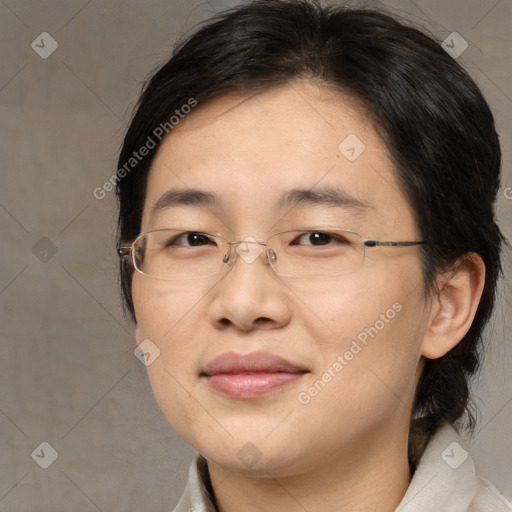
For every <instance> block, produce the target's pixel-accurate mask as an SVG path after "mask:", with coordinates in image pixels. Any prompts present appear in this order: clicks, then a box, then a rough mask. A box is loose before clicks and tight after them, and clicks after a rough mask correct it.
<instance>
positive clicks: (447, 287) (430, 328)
mask: <svg viewBox="0 0 512 512" xmlns="http://www.w3.org/2000/svg"><path fill="white" fill-rule="evenodd" d="M437 283H438V293H437V294H436V296H435V297H433V298H432V299H431V310H430V315H429V319H428V323H427V325H426V331H425V336H424V338H423V343H422V346H421V354H422V355H423V356H425V357H427V358H429V359H437V358H438V357H442V356H444V355H445V354H446V353H447V352H449V351H450V350H451V349H452V348H453V347H455V345H457V343H459V341H460V340H462V338H463V337H464V336H465V335H466V333H467V332H468V330H469V328H470V327H471V324H472V323H473V319H474V317H475V314H476V310H477V307H478V304H479V302H480V298H481V296H482V291H483V289H484V283H485V264H484V262H483V260H482V258H481V257H480V256H479V255H478V254H476V253H473V252H471V253H467V254H465V255H464V256H462V257H461V258H460V259H459V260H458V261H457V263H456V264H455V266H454V267H453V268H451V269H450V270H449V271H447V272H444V273H441V274H439V276H438V280H437Z"/></svg>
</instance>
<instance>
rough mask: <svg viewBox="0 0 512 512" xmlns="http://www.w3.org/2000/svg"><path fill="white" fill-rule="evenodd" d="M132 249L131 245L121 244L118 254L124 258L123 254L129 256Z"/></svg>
mask: <svg viewBox="0 0 512 512" xmlns="http://www.w3.org/2000/svg"><path fill="white" fill-rule="evenodd" d="M131 250H132V246H131V245H121V246H120V247H118V248H117V255H118V256H119V257H120V258H122V257H123V256H128V255H129V254H130V252H131Z"/></svg>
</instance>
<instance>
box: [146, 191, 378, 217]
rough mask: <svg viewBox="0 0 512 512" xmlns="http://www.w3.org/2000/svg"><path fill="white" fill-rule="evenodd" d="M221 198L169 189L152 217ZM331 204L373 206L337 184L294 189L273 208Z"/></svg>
mask: <svg viewBox="0 0 512 512" xmlns="http://www.w3.org/2000/svg"><path fill="white" fill-rule="evenodd" d="M222 204H223V201H222V199H221V198H220V196H218V195H217V194H214V193H212V192H207V191H205V190H200V189H171V190H168V191H167V192H165V193H164V194H162V196H160V198H159V199H158V201H157V202H156V203H155V204H154V206H153V208H152V209H151V217H153V216H155V215H156V214H157V213H158V212H159V211H160V210H163V209H165V208H173V207H179V206H195V207H205V208H215V209H221V208H222ZM300 205H312V206H334V207H338V208H347V209H354V210H367V209H369V208H372V206H370V205H369V204H368V203H365V202H364V201H362V200H361V199H358V198H356V197H354V196H352V195H350V194H349V193H348V192H346V191H344V190H342V189H340V188H338V187H332V186H330V187H323V188H317V189H315V190H313V189H293V190H289V191H287V192H284V193H283V194H282V195H281V196H280V197H279V198H278V200H277V201H276V203H275V205H274V207H275V208H276V209H283V208H285V207H290V206H300Z"/></svg>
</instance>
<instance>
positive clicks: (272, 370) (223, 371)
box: [201, 352, 309, 398]
mask: <svg viewBox="0 0 512 512" xmlns="http://www.w3.org/2000/svg"><path fill="white" fill-rule="evenodd" d="M308 371H309V370H307V369H306V368H304V367H302V366H299V365H297V364H294V363H291V362H290V361H287V360H286V359H283V358H281V357H278V356H275V355H273V354H269V353H267V352H252V353H251V354H245V355H240V354H235V353H227V354H222V355H221V356H218V357H216V358H214V359H212V360H211V361H210V362H209V363H208V364H207V365H206V366H205V368H204V370H203V372H202V373H201V377H203V378H205V379H206V381H207V382H208V384H209V386H210V387H211V388H212V389H213V390H214V391H216V392H218V393H221V394H223V395H227V396H230V397H235V398H255V397H258V396H262V395H264V394H267V393H269V392H271V391H273V390H275V389H277V388H280V387H282V386H285V385H287V384H289V383H291V382H294V381H297V380H298V379H300V378H301V377H302V376H303V375H304V374H305V373H308Z"/></svg>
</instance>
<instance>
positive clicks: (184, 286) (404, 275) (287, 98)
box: [133, 82, 428, 476]
mask: <svg viewBox="0 0 512 512" xmlns="http://www.w3.org/2000/svg"><path fill="white" fill-rule="evenodd" d="M191 189H194V190H200V191H203V192H206V193H208V194H212V195H215V196H216V199H217V200H216V202H215V203H211V204H207V205H205V204H204V203H201V202H194V201H188V203H187V204H180V202H179V201H178V202H175V203H173V204H168V205H167V206H162V204H160V206H162V207H161V208H156V209H155V205H156V204H157V202H158V201H159V199H160V198H161V197H162V196H163V195H164V194H166V193H167V192H169V191H170V190H178V191H190V190H191ZM327 190H331V192H332V191H333V190H335V191H337V192H338V194H339V195H340V197H338V199H337V200H333V197H332V194H331V196H330V200H326V198H325V195H322V192H325V191H327ZM292 191H303V192H302V194H299V193H297V192H295V193H292ZM304 191H309V192H315V194H311V193H304ZM299 195H300V197H301V200H300V201H293V197H295V198H297V197H298V196H299ZM283 198H284V199H288V200H284V199H283ZM291 198H292V199H291ZM348 198H352V199H353V200H348ZM318 226H331V227H332V226H334V227H339V228H343V229H348V230H352V231H355V232H357V233H360V234H361V235H362V237H363V238H364V239H373V240H388V241H389V240H393V241H395V240H396V241H404V240H408V241H417V240H420V235H419V232H418V229H417V226H416V223H415V220H414V216H413V213H412V210H411V208H410V206H409V205H408V203H407V201H406V199H405V197H404V196H403V194H402V192H401V191H400V188H399V186H398V184H397V179H396V177H395V171H394V168H393V164H392V163H391V160H390V157H389V155H388V152H387V150H386V147H385V145H384V144H383V142H382V141H381V140H380V138H379V137H378V136H377V134H376V133H375V131H374V128H373V126H372V123H371V121H370V119H369V118H368V116H366V115H365V113H364V111H363V110H362V109H361V108H360V106H359V105H358V104H357V102H356V101H355V100H353V99H351V98H349V97H346V96H342V95H341V94H340V93H338V92H334V91H330V90H328V89H326V88H325V87H323V88H319V87H318V86H316V85H313V84H312V83H309V82H300V83H294V84H293V85H288V86H285V87H281V88H279V89H275V90H272V91H270V92H265V93H263V94H258V95H255V96H252V97H245V98H242V97H239V96H235V95H228V96H224V97H222V98H221V99H217V100H214V101H212V102H210V103H209V104H206V105H202V106H198V107H197V108H196V109H195V110H194V111H193V112H192V113H191V114H189V115H188V117H187V118H185V119H184V120H183V121H181V123H180V124H179V125H178V126H177V127H175V129H174V130H173V132H172V133H171V134H170V135H169V136H168V137H167V139H165V140H164V142H163V143H162V145H161V147H160V149H159V151H158V154H157V156H156V158H155V160H154V162H153V164H152V168H151V171H150V174H149V177H148V183H147V193H146V201H145V206H144V212H143V220H142V229H141V231H144V232H145V231H151V230H157V229H164V228H175V229H179V230H183V231H199V232H202V233H205V232H206V233H220V234H222V235H223V236H224V237H225V238H226V239H227V240H228V241H229V240H244V239H245V238H247V237H252V238H254V239H256V240H259V241H266V240H267V239H268V237H269V236H270V235H272V234H273V233H279V232H282V231H287V230H293V229H306V230H307V229H310V228H313V227H318ZM300 240H301V242H300V243H301V244H302V242H304V244H305V245H308V244H311V240H312V239H311V237H308V236H306V237H302V238H301V239H300ZM294 248H296V246H295V247H294ZM310 248H311V247H310ZM320 249H321V248H320ZM185 250H186V248H185ZM240 254H241V253H238V257H237V258H236V259H235V260H234V262H233V263H232V264H231V266H228V265H227V264H222V262H221V261H220V260H219V272H218V274H216V275H210V276H207V277H198V278H194V279H188V280H175V281H169V280H159V279H153V278H150V277H147V276H144V275H141V274H140V273H138V272H135V273H134V277H133V300H134V306H135V312H136V317H137V343H140V342H142V341H143V340H144V339H150V340H151V341H152V342H153V343H154V344H155V345H156V346H157V347H158V349H159V350H160V356H159V357H158V358H157V359H155V360H154V362H153V363H152V364H151V365H149V366H148V367H147V369H148V373H149V378H150V381H151V385H152V387H153V391H154V394H155V397H156V400H157V402H158V404H159V406H160V407H161V409H162V411H163V413H164V414H165V416H166V418H167V419H168V421H169V423H170V424H171V425H172V426H173V428H174V429H175V430H176V431H177V433H178V434H179V435H180V436H181V437H182V438H183V439H184V440H185V441H186V442H187V443H189V444H190V445H191V446H192V447H194V448H195V449H196V450H197V451H199V452H200V453H202V454H203V455H204V456H205V457H206V458H207V459H208V460H209V461H211V462H212V463H213V464H216V465H218V466H220V467H222V468H225V469H228V470H235V471H241V472H251V473H252V474H258V473H259V472H260V473H261V474H264V473H265V472H267V471H272V474H273V475H274V476H278V475H283V476H284V475H293V474H298V473H300V472H303V471H306V470H308V471H309V470H311V469H312V468H314V467H316V466H318V465H319V464H325V463H327V462H328V461H332V460H344V459H343V458H345V460H349V459H348V457H349V454H352V455H354V456H357V454H358V453H359V452H360V453H362V450H368V449H370V448H371V443H373V442H377V440H380V441H379V442H381V441H382V440H383V439H388V440H389V439H390V436H391V438H393V436H396V435H397V434H396V433H397V432H404V429H406V430H407V429H408V425H409V421H410V414H411V406H412V400H413V396H414V391H415V387H416V384H417V379H418V375H419V362H420V358H421V354H420V352H421V342H422V338H423V334H424V330H425V323H426V322H425V320H426V317H427V315H428V311H427V306H426V304H425V303H424V300H423V295H422V293H423V285H422V276H421V268H420V260H419V253H418V248H417V247H401V248H394V247H371V248H367V249H366V257H365V261H364V264H363V265H362V266H361V267H359V268H358V269H357V270H355V271H353V272H351V273H348V274H344V275H339V276H336V277H329V278H325V277H324V278H317V279H305V278H300V277H283V276H280V275H277V274H276V273H275V272H274V271H273V269H272V268H271V266H270V265H269V264H268V263H267V261H266V259H265V254H261V255H260V256H258V257H257V258H256V259H255V260H254V261H250V260H249V259H247V260H246V259H244V258H242V257H240ZM277 257H278V258H279V254H278V255H277ZM320 259H321V258H320ZM222 267H223V268H222ZM255 353H259V354H260V356H261V353H266V354H267V355H266V356H262V357H263V359H262V360H263V363H264V364H263V363H262V364H263V365H264V366H265V364H266V365H267V366H269V365H270V367H271V366H272V364H271V362H272V359H271V358H272V357H279V358H282V359H284V360H286V361H288V363H290V364H291V365H292V366H293V368H294V369H293V370H291V369H290V368H291V366H290V367H287V368H284V367H281V368H277V369H276V368H273V369H272V368H270V369H269V373H270V375H269V374H267V375H266V376H265V375H263V374H262V373H258V374H256V375H255V374H254V373H253V375H252V376H251V375H248V371H250V370H251V369H252V370H258V371H259V370H260V368H256V367H251V368H249V369H247V368H246V371H243V370H233V372H234V373H238V375H233V374H231V375H222V368H221V369H220V370H219V368H217V371H220V374H218V375H217V376H216V377H213V378H212V377H208V376H206V375H205V373H206V374H208V375H210V374H211V373H212V372H211V371H210V372H209V371H207V369H208V370H211V368H208V365H209V364H210V362H211V361H212V360H213V359H214V358H217V357H218V356H221V355H223V354H231V355H233V354H235V355H238V356H241V357H242V362H243V356H250V355H254V354H255ZM269 358H270V359H269ZM248 360H249V359H246V361H248ZM262 360H260V362H261V361H262ZM269 361H270V362H269ZM239 362H240V361H239ZM283 370H286V371H283ZM251 457H252V459H251ZM249 460H253V461H254V460H257V463H254V462H248V461H249Z"/></svg>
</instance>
